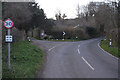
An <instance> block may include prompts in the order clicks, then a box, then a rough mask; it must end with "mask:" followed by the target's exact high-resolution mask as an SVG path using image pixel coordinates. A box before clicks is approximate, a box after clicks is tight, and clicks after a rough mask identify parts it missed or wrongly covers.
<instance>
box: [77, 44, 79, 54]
mask: <svg viewBox="0 0 120 80" xmlns="http://www.w3.org/2000/svg"><path fill="white" fill-rule="evenodd" d="M79 48H80V45H78V49H77V50H78V54H80V50H79Z"/></svg>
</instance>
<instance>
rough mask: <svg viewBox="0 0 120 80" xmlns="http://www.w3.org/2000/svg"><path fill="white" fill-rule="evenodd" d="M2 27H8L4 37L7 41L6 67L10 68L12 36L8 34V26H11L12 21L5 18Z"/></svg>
mask: <svg viewBox="0 0 120 80" xmlns="http://www.w3.org/2000/svg"><path fill="white" fill-rule="evenodd" d="M4 27H5V28H7V29H8V35H7V36H6V38H5V41H6V42H8V69H9V70H10V69H11V67H10V42H12V36H11V35H10V28H12V27H13V21H12V20H10V19H7V20H5V21H4Z"/></svg>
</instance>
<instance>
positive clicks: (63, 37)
mask: <svg viewBox="0 0 120 80" xmlns="http://www.w3.org/2000/svg"><path fill="white" fill-rule="evenodd" d="M65 34H66V33H65V32H64V31H63V40H64V36H65Z"/></svg>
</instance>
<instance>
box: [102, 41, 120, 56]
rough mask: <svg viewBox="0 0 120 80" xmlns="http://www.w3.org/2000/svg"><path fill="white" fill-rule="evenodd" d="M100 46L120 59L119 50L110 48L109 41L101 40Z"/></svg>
mask: <svg viewBox="0 0 120 80" xmlns="http://www.w3.org/2000/svg"><path fill="white" fill-rule="evenodd" d="M100 46H101V48H103V49H104V50H105V51H107V52H109V53H110V54H112V55H114V56H116V57H120V54H119V53H118V52H120V50H119V49H118V48H115V47H114V46H111V47H110V46H109V41H108V40H106V41H104V40H101V42H100Z"/></svg>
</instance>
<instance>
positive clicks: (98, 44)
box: [98, 42, 118, 59]
mask: <svg viewBox="0 0 120 80" xmlns="http://www.w3.org/2000/svg"><path fill="white" fill-rule="evenodd" d="M98 47H99V48H100V49H101V50H102V51H103V52H105V53H107V54H108V55H110V56H112V57H114V58H116V59H118V58H117V57H115V56H113V55H112V54H110V53H108V52H107V51H105V50H104V49H103V48H101V47H100V42H99V43H98Z"/></svg>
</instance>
